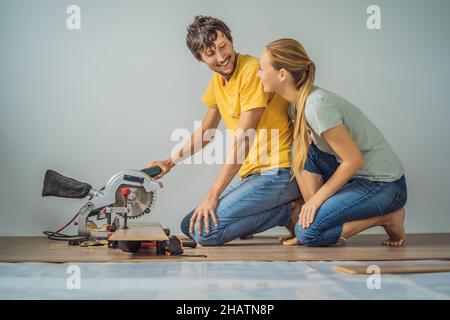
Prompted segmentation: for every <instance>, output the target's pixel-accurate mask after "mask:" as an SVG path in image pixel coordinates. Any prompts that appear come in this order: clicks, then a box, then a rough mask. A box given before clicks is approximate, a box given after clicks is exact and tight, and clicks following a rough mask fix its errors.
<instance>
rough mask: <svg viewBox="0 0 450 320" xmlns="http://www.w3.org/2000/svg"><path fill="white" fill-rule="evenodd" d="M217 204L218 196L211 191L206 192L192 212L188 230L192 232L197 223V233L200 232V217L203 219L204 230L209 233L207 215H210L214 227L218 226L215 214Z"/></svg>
mask: <svg viewBox="0 0 450 320" xmlns="http://www.w3.org/2000/svg"><path fill="white" fill-rule="evenodd" d="M218 204H219V197H218V196H217V195H216V194H214V193H212V192H211V191H210V192H208V194H207V195H206V197H205V198H204V199H203V201H202V202H201V203H200V205H199V206H198V207H197V208H196V209H195V211H194V214H193V215H192V217H191V220H190V224H189V232H191V233H192V232H193V230H194V225H195V224H196V223H197V232H198V234H201V233H202V219H205V231H206V233H209V232H210V231H211V230H210V227H209V215H211V217H212V219H213V222H214V225H215V226H216V228H217V227H218V226H219V222H218V221H217V216H216V208H217V206H218Z"/></svg>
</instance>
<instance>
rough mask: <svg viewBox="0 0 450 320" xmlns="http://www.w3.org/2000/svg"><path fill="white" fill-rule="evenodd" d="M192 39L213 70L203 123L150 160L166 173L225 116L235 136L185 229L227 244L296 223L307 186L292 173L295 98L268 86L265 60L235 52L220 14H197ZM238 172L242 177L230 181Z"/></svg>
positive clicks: (198, 238)
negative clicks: (262, 75)
mask: <svg viewBox="0 0 450 320" xmlns="http://www.w3.org/2000/svg"><path fill="white" fill-rule="evenodd" d="M186 42H187V46H188V48H189V49H190V50H191V52H192V54H193V55H194V56H195V57H196V58H197V60H198V61H200V62H203V63H205V64H206V65H207V66H208V67H209V68H210V69H211V70H212V71H214V74H213V76H212V78H211V80H210V82H209V85H208V87H207V89H206V91H205V93H204V95H203V98H202V102H203V103H204V104H206V105H207V106H208V108H207V111H206V114H205V116H204V118H203V121H202V125H201V128H199V129H198V130H197V131H196V132H194V134H193V135H192V137H191V139H190V140H189V141H187V142H186V144H185V145H184V146H183V147H182V148H181V149H180V150H179V151H178V152H177V154H175V155H174V156H172V157H170V158H169V159H167V160H163V161H151V162H150V163H149V164H148V166H149V167H150V166H155V165H156V166H159V167H161V173H160V174H159V175H158V176H157V177H156V178H157V179H159V178H161V177H162V176H164V175H165V174H166V173H167V172H169V171H170V169H171V168H172V167H173V166H175V165H176V164H177V163H179V162H181V161H182V160H184V159H185V158H187V157H189V156H191V155H192V154H194V153H195V152H197V151H199V150H200V149H201V148H203V147H204V146H205V145H206V144H208V142H209V141H210V140H205V139H204V136H203V135H204V132H206V131H207V130H211V129H216V128H217V126H218V124H219V122H220V120H221V119H223V120H224V123H225V126H226V128H227V130H229V131H230V133H231V136H232V138H233V143H232V144H231V146H230V149H229V150H227V153H226V159H225V163H224V164H223V166H222V169H221V170H220V173H219V175H218V177H217V178H216V179H215V181H214V183H213V184H212V186H211V188H210V190H209V192H208V193H207V195H206V196H205V198H204V199H203V201H202V202H201V203H200V205H199V206H198V207H196V208H195V209H193V210H192V211H191V212H190V213H189V214H188V215H187V216H186V217H185V218H184V219H183V220H182V222H181V230H182V231H183V232H184V233H185V234H186V235H187V236H189V237H191V238H192V239H194V240H196V241H197V242H198V243H200V244H202V245H222V244H224V243H227V242H229V241H231V240H234V239H236V238H239V237H245V236H248V235H251V234H254V233H259V232H263V231H265V230H267V229H270V228H272V227H275V226H286V227H289V229H291V228H290V222H291V219H290V217H291V215H295V214H297V215H298V213H299V212H293V209H292V208H299V207H300V206H293V205H292V204H293V203H294V201H295V200H298V198H299V197H300V193H299V191H298V187H297V183H296V182H295V180H291V177H290V166H291V162H290V152H291V144H292V131H293V128H292V123H291V122H290V120H289V115H288V107H289V103H288V102H287V101H286V100H284V99H283V98H282V97H281V96H279V95H276V94H273V93H270V94H267V93H264V89H263V86H262V82H261V80H260V79H259V78H258V76H257V73H258V70H259V63H258V60H257V59H256V58H254V57H252V56H249V55H243V54H239V53H237V52H235V51H234V48H233V39H232V37H231V32H230V29H229V28H228V27H227V26H226V25H225V23H223V22H222V21H221V20H219V19H216V18H212V17H205V16H197V17H195V19H194V22H193V23H192V24H191V25H190V26H189V27H188V34H187V37H186ZM237 173H239V176H240V179H239V180H238V181H236V182H234V183H231V182H232V180H233V178H234V176H235V175H236V174H237ZM291 202H292V203H291ZM296 210H297V209H296ZM297 211H299V210H297ZM291 231H292V230H291Z"/></svg>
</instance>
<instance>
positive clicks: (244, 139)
mask: <svg viewBox="0 0 450 320" xmlns="http://www.w3.org/2000/svg"><path fill="white" fill-rule="evenodd" d="M264 109H265V108H256V109H251V110H249V111H245V112H242V113H241V117H240V119H239V122H238V130H237V131H236V135H234V138H233V143H232V145H231V148H230V150H227V153H226V160H225V163H224V164H223V166H222V168H221V170H220V172H219V175H218V176H217V178H216V180H215V181H214V184H213V185H212V187H211V189H210V191H211V192H212V193H213V194H214V195H215V196H217V197H218V196H220V194H221V193H222V192H223V191H224V190H225V188H226V187H227V186H228V184H229V183H230V182H231V180H233V178H234V176H235V175H236V174H237V173H238V172H239V169H240V168H241V167H242V163H241V161H239V159H242V160H243V159H246V158H247V155H248V153H249V151H250V149H251V147H252V145H253V142H254V139H252V140H251V141H250V139H248V138H249V136H248V135H247V132H248V131H249V130H255V131H256V128H257V127H258V124H259V121H260V120H261V116H262V114H263V112H264ZM255 137H256V136H255ZM242 151H244V153H245V154H244V156H242V155H241V152H242Z"/></svg>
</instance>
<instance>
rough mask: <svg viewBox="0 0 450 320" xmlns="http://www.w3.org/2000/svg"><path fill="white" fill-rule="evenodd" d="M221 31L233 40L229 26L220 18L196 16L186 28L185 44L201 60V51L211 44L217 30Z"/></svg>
mask: <svg viewBox="0 0 450 320" xmlns="http://www.w3.org/2000/svg"><path fill="white" fill-rule="evenodd" d="M218 31H220V32H222V33H223V34H224V35H225V37H227V39H228V40H230V41H231V42H233V38H232V37H231V31H230V28H228V26H227V25H226V24H225V23H224V22H223V21H221V20H219V19H217V18H213V17H208V16H196V17H195V18H194V21H193V22H192V23H191V24H190V25H189V27H188V28H187V35H186V44H187V46H188V48H189V50H191V52H192V54H193V55H194V57H195V58H197V60H198V61H202V57H201V52H202V51H203V50H204V49H207V48H209V47H211V46H213V44H214V41H216V39H217V32H218Z"/></svg>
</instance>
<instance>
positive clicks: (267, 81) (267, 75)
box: [258, 49, 282, 92]
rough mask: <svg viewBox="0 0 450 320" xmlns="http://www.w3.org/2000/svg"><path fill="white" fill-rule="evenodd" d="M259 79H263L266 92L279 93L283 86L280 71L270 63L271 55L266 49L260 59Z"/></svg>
mask: <svg viewBox="0 0 450 320" xmlns="http://www.w3.org/2000/svg"><path fill="white" fill-rule="evenodd" d="M258 77H260V78H261V81H262V83H263V86H264V91H265V92H279V90H280V88H281V85H282V81H281V77H280V71H279V70H276V69H275V68H274V67H273V66H272V64H271V63H270V53H269V52H268V51H267V49H264V50H263V52H262V53H261V56H260V57H259V72H258Z"/></svg>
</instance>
